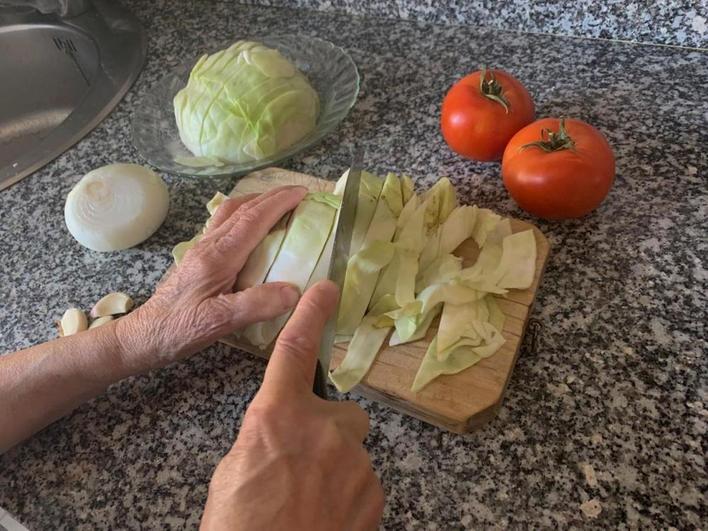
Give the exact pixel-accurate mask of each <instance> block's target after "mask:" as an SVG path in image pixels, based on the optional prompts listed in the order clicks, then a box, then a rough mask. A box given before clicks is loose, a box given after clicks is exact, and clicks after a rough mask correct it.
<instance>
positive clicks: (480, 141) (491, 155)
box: [440, 70, 534, 161]
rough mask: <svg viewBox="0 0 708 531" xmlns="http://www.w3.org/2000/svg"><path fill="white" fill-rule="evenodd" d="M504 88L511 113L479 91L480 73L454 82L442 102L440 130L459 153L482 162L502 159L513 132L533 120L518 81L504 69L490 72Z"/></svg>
mask: <svg viewBox="0 0 708 531" xmlns="http://www.w3.org/2000/svg"><path fill="white" fill-rule="evenodd" d="M490 73H492V74H493V75H494V77H495V78H496V80H497V81H498V82H499V84H500V85H501V86H502V89H503V95H504V97H505V98H506V100H507V101H508V102H509V112H508V113H507V112H506V110H505V109H504V106H503V105H501V104H500V103H498V102H496V101H493V100H491V99H489V98H488V97H486V96H484V94H482V92H481V91H480V89H479V83H480V77H481V75H482V72H481V71H477V72H473V73H471V74H469V75H467V76H465V77H463V78H462V79H460V80H459V81H458V82H457V83H455V84H454V85H453V86H452V88H451V89H450V90H449V91H448V93H447V95H446V96H445V99H444V100H443V103H442V111H441V114H440V129H441V131H442V135H443V137H444V138H445V142H447V144H448V146H450V148H451V149H452V150H453V151H455V152H456V153H458V154H460V155H462V156H463V157H467V158H470V159H475V160H480V161H492V160H499V159H500V158H501V156H502V153H503V152H504V147H505V146H506V144H507V143H508V142H509V140H510V139H511V137H512V136H514V133H516V132H517V131H518V130H519V129H521V128H522V127H524V126H525V125H527V124H529V123H531V122H532V121H533V119H534V106H533V100H532V99H531V95H530V94H529V92H528V91H527V90H526V88H525V87H524V86H523V85H522V84H521V82H520V81H519V80H517V79H516V78H515V77H513V76H512V75H511V74H508V73H507V72H504V71H503V70H487V76H486V78H485V79H489V78H490Z"/></svg>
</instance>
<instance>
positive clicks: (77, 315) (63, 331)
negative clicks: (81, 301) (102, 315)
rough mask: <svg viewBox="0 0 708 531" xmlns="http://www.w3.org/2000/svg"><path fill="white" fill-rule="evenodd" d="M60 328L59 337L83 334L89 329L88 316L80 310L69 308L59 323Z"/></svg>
mask: <svg viewBox="0 0 708 531" xmlns="http://www.w3.org/2000/svg"><path fill="white" fill-rule="evenodd" d="M57 326H58V327H59V336H61V337H66V336H72V335H74V334H76V333H78V332H83V331H84V330H86V329H87V328H88V321H87V320H86V314H85V313H84V312H82V311H81V310H79V309H78V308H69V309H68V310H66V311H65V312H64V315H62V317H61V320H60V321H59V322H57Z"/></svg>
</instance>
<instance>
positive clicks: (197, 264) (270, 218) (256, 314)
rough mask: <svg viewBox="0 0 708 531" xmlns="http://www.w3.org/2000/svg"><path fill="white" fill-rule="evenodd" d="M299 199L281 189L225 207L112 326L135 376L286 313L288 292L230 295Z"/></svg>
mask: <svg viewBox="0 0 708 531" xmlns="http://www.w3.org/2000/svg"><path fill="white" fill-rule="evenodd" d="M306 193H307V190H306V189H305V188H303V187H296V186H290V187H281V188H276V189H274V190H272V191H270V192H268V193H265V194H262V195H256V194H251V195H246V196H243V197H239V198H234V199H228V200H226V201H225V202H224V203H223V204H222V205H221V206H220V207H219V208H218V210H217V211H216V212H215V213H214V216H213V218H212V221H211V222H210V224H209V227H208V229H207V231H206V233H205V234H204V237H203V238H202V239H201V240H200V241H199V243H197V245H196V246H194V247H193V248H192V249H190V250H189V251H187V253H186V254H185V256H184V260H183V261H182V262H181V263H180V265H179V267H177V268H176V269H174V270H173V272H172V274H170V275H169V277H168V278H167V279H166V280H165V281H164V282H163V283H162V284H160V285H159V286H158V287H157V289H156V290H155V294H154V295H153V296H152V297H151V298H150V299H149V300H148V301H147V302H146V303H145V304H144V305H142V306H141V307H140V308H138V309H137V310H136V311H134V312H133V313H131V314H129V315H128V316H126V317H124V318H123V319H119V320H118V321H117V323H116V336H117V337H118V340H119V341H120V343H121V345H122V347H123V348H122V350H123V351H124V352H125V353H126V356H128V357H130V356H131V353H134V356H133V357H132V359H127V360H126V363H128V364H130V365H131V366H132V367H133V368H134V369H135V370H138V371H144V370H149V369H154V368H157V367H162V366H165V365H167V364H168V363H171V362H173V361H177V360H180V359H183V358H185V357H186V356H188V355H190V354H193V353H194V352H197V351H199V350H201V349H202V348H204V347H206V346H207V345H210V344H211V343H214V342H215V341H216V340H217V339H219V338H220V337H223V336H225V335H227V334H230V333H232V332H234V331H236V330H240V329H243V328H245V327H246V326H248V325H250V324H252V323H255V322H258V321H264V320H268V319H272V318H273V317H276V316H278V315H281V314H283V313H285V312H287V311H288V310H290V309H292V307H293V306H294V305H295V303H296V302H297V300H298V297H299V294H298V292H297V290H296V288H295V287H293V286H290V285H289V284H287V283H283V282H271V283H268V284H262V285H259V286H255V287H253V288H250V289H247V290H244V291H239V292H236V293H234V292H233V287H234V284H235V282H236V278H237V276H238V273H239V271H240V270H241V269H242V268H243V266H244V264H245V263H246V260H247V259H248V256H249V255H250V254H251V252H252V251H253V249H255V247H256V246H257V245H258V243H259V242H260V241H261V240H262V239H263V238H264V237H265V236H266V234H268V231H270V229H271V228H272V227H273V225H275V223H276V222H277V221H278V220H279V219H280V218H281V217H283V215H284V214H285V213H287V212H288V211H290V210H292V209H293V208H295V207H296V206H297V204H298V203H299V202H300V201H301V200H302V198H303V197H304V196H305V194H306Z"/></svg>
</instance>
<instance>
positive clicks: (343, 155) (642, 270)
mask: <svg viewBox="0 0 708 531" xmlns="http://www.w3.org/2000/svg"><path fill="white" fill-rule="evenodd" d="M129 5H130V7H131V8H132V9H133V10H134V11H135V12H136V13H137V14H138V15H139V17H140V18H141V19H142V20H143V21H144V23H145V25H146V27H147V31H148V35H149V52H148V61H147V65H146V67H145V70H144V72H143V73H142V74H141V76H140V78H139V79H138V81H137V83H136V85H135V86H134V87H133V88H132V90H131V91H130V92H129V93H128V94H127V96H126V97H125V99H124V100H123V101H122V102H121V103H120V104H119V105H118V107H117V109H116V110H115V111H114V112H113V113H112V114H111V115H110V116H109V118H108V119H106V120H105V121H104V122H103V123H101V125H99V126H98V127H97V128H96V130H95V131H93V132H92V133H91V134H90V135H89V136H88V137H86V138H85V139H84V140H82V141H81V142H80V143H79V144H78V145H77V146H76V147H74V148H73V149H71V150H70V151H68V152H67V153H65V154H64V155H63V156H61V157H60V158H58V159H57V160H56V161H54V162H53V163H51V164H49V165H48V166H46V167H45V168H44V169H42V170H41V171H39V172H37V173H36V174H35V175H33V176H31V177H28V178H26V179H24V180H23V181H21V182H20V183H18V184H16V185H15V186H13V187H11V188H9V189H7V190H4V191H2V192H0V211H1V212H2V223H1V224H0V245H1V248H2V252H0V293H1V294H2V300H1V301H0V352H9V351H13V350H15V349H19V348H22V347H26V346H29V345H32V344H34V343H37V342H40V341H45V340H47V339H51V338H53V337H54V336H55V330H54V327H53V324H52V321H53V320H54V319H55V318H57V317H59V316H60V315H61V313H62V312H63V310H64V309H65V308H67V307H68V306H69V305H77V306H80V307H84V308H89V307H90V306H91V305H92V304H93V302H95V301H96V300H97V299H98V298H99V297H100V296H101V295H103V294H105V293H107V292H109V291H112V290H124V291H127V292H129V293H131V294H133V295H134V296H135V298H136V299H137V300H138V301H139V302H142V301H144V300H145V299H146V298H147V297H148V296H149V295H150V293H151V291H152V290H153V288H154V286H155V284H156V282H157V281H158V279H159V278H160V277H161V275H162V273H163V272H164V270H165V269H166V267H167V266H168V265H169V263H170V249H171V246H172V245H173V244H174V243H175V242H177V241H180V240H184V239H187V238H189V237H191V235H192V234H193V232H194V231H195V230H196V228H197V227H198V226H199V225H200V223H201V222H202V221H203V218H204V203H205V202H206V201H207V200H208V199H209V198H210V197H211V196H212V194H213V193H214V192H215V191H216V190H222V191H227V190H229V189H230V188H231V187H232V186H233V184H234V180H233V179H213V180H209V179H184V178H179V177H176V176H172V175H163V177H164V178H165V180H166V181H167V183H168V184H169V187H170V191H171V201H172V203H171V209H170V213H169V216H168V218H167V221H166V222H165V224H164V225H163V226H162V228H161V229H160V230H159V231H158V233H157V234H156V235H154V236H153V237H152V238H151V239H150V240H148V241H147V242H146V243H144V244H143V245H141V246H139V247H138V248H136V249H131V250H128V251H125V252H121V253H113V254H97V253H94V252H91V251H88V250H86V249H83V248H81V247H80V246H79V245H77V244H76V243H75V242H74V241H73V240H72V238H71V236H70V235H69V234H68V232H67V231H66V229H65V227H64V223H63V205H64V200H65V197H66V194H67V192H68V191H69V190H70V188H71V187H72V186H73V185H74V183H75V182H76V181H77V179H78V178H79V176H80V175H82V174H84V173H85V172H87V171H88V170H90V169H92V168H95V167H97V166H99V165H102V164H107V163H110V162H117V161H127V162H139V163H140V162H142V161H141V159H140V158H139V156H138V154H137V152H136V151H135V149H134V148H133V147H132V144H131V139H130V127H129V124H130V117H131V112H132V110H133V109H134V108H135V106H136V105H139V103H140V100H141V98H142V97H143V95H144V94H146V93H147V92H148V91H149V90H150V87H151V86H152V85H153V84H154V83H155V82H156V81H157V80H158V79H159V78H160V77H161V75H163V73H164V72H165V71H166V70H167V69H169V68H172V67H174V66H176V65H177V64H178V63H179V62H180V61H181V60H182V59H183V58H184V57H185V56H188V55H192V54H194V52H195V51H196V50H203V49H213V48H215V47H216V46H218V45H219V44H222V43H225V42H227V41H229V40H231V39H234V38H236V37H238V36H239V35H241V34H243V33H248V34H251V35H253V34H258V33H263V34H268V33H275V32H297V33H304V34H308V35H313V36H319V37H323V38H325V39H329V40H332V41H334V42H335V43H337V44H339V45H341V46H343V47H344V48H346V49H347V50H349V52H350V53H351V55H352V57H353V59H354V60H355V62H356V63H357V65H358V66H359V69H360V72H361V75H362V79H363V81H362V89H361V94H360V98H359V101H358V103H357V104H356V106H355V107H354V109H353V110H352V112H351V114H350V115H349V117H348V118H347V119H346V120H345V122H344V123H343V125H342V126H341V127H340V128H339V129H338V130H337V131H336V132H335V133H334V134H332V135H331V136H330V137H329V138H328V139H327V140H326V141H325V142H324V143H322V144H321V145H319V146H318V147H316V148H314V149H312V150H310V151H309V152H307V153H305V154H303V155H301V156H299V157H296V158H295V159H294V160H292V161H291V162H289V163H288V165H287V167H289V168H292V169H295V170H300V171H305V172H308V173H312V174H315V175H319V176H323V177H329V178H334V177H336V176H338V175H339V174H340V173H341V171H342V170H343V169H344V168H345V166H346V165H347V163H348V156H347V153H348V149H349V146H350V145H351V143H352V142H353V141H354V140H357V141H358V142H365V143H366V146H367V148H368V157H367V158H368V166H369V167H370V168H371V169H373V170H376V171H379V172H385V171H387V170H392V171H399V172H406V173H408V174H411V175H413V176H414V177H415V179H416V182H417V185H418V186H419V187H420V188H422V189H424V188H426V187H427V186H429V185H430V184H431V183H432V182H433V181H434V180H435V178H436V177H438V176H440V175H447V176H449V177H450V178H451V179H452V180H453V182H454V184H455V185H456V186H457V187H458V190H460V192H461V195H462V196H463V197H464V198H465V199H466V200H468V201H470V202H475V203H477V204H479V205H480V206H484V207H490V208H493V209H495V210H497V211H499V212H500V213H503V214H505V215H510V216H516V217H520V218H522V219H527V220H530V221H532V222H535V223H537V224H538V226H539V227H540V228H541V230H543V232H544V233H545V234H546V235H547V237H548V238H549V240H550V242H551V244H552V254H551V257H550V261H549V263H548V267H547V270H546V274H545V278H544V280H543V284H542V286H541V288H540V292H539V295H538V299H537V303H536V306H535V308H534V311H533V320H534V323H535V324H534V330H535V338H534V341H527V342H526V343H525V346H524V348H523V350H522V353H521V356H520V358H519V362H518V365H517V367H516V370H515V372H514V375H513V377H512V380H511V383H510V385H509V388H508V391H507V396H506V399H505V402H504V404H503V407H502V408H501V411H500V412H499V414H498V416H497V418H496V419H494V420H493V421H492V422H491V423H490V424H488V425H487V426H486V427H485V428H484V429H482V430H481V431H479V432H477V433H475V434H473V435H470V436H466V437H463V436H459V435H454V434H450V433H445V432H442V431H440V430H438V429H436V428H433V427H431V426H429V425H426V424H423V423H421V422H419V421H418V420H415V419H412V418H409V417H406V416H403V415H400V414H398V413H396V412H394V411H391V410H390V409H388V408H386V407H384V406H381V405H378V404H376V403H372V402H369V401H367V400H359V401H360V403H361V404H362V406H363V407H364V408H366V410H367V411H368V412H369V414H370V416H371V420H372V422H371V435H370V436H369V438H368V441H367V446H368V448H369V450H370V451H371V455H372V458H373V462H374V465H375V468H376V470H377V471H378V473H379V474H380V476H381V479H382V481H383V484H384V487H385V490H386V493H387V505H386V510H385V515H384V527H385V528H387V529H458V528H459V529H462V528H476V529H480V528H490V527H497V528H544V527H571V526H572V527H577V526H583V527H585V526H587V527H597V528H608V527H630V528H637V527H651V528H667V527H670V526H673V527H676V528H681V529H685V528H698V527H701V526H706V525H708V522H707V521H706V520H705V509H706V506H705V500H704V498H703V495H702V492H704V491H705V489H706V487H708V476H707V474H706V469H705V463H704V455H705V451H706V446H707V441H706V437H705V434H706V421H707V420H708V410H707V409H706V398H707V397H706V368H707V365H706V361H705V359H704V355H705V353H706V352H707V351H708V342H707V338H706V323H708V315H706V309H707V308H708V270H707V269H708V265H707V260H708V243H707V239H706V230H707V229H706V228H707V227H708V194H707V188H708V159H707V154H706V146H708V132H707V129H706V120H707V119H708V102H707V101H706V98H705V90H704V89H705V87H706V86H708V55H707V54H706V53H704V52H700V51H692V50H686V49H680V48H671V47H655V46H645V45H630V44H626V43H616V42H609V41H597V40H584V39H573V38H560V37H551V36H545V35H525V34H520V33H512V32H503V31H499V30H480V29H474V28H469V27H461V26H456V27H452V26H450V27H445V26H435V25H432V24H428V23H414V22H406V21H394V20H384V19H376V18H359V17H351V16H346V15H338V14H333V13H320V12H312V11H306V10H284V9H272V8H263V7H254V6H238V5H234V4H232V3H231V2H218V1H217V2H210V3H208V4H205V3H193V2H188V1H187V0H179V1H176V2H172V3H170V4H169V8H168V7H167V4H166V3H164V2H155V3H153V2H142V1H138V0H132V1H131V2H129ZM483 63H485V64H487V65H495V66H497V67H501V68H504V69H506V70H509V71H511V72H513V73H514V74H515V75H516V76H517V77H519V78H520V79H521V80H522V81H523V82H524V83H525V84H526V85H527V86H528V88H529V90H530V92H531V93H532V94H533V96H534V98H535V101H536V103H537V113H538V115H539V116H549V115H553V116H558V115H565V116H573V117H578V118H581V119H584V120H587V121H589V122H590V123H593V124H595V125H596V126H597V127H599V128H600V129H601V130H602V131H603V132H604V133H605V134H606V135H607V137H608V139H609V141H610V143H611V144H612V145H613V147H614V149H615V153H616V156H617V179H616V183H615V186H614V188H613V190H612V192H611V193H610V195H609V197H608V199H607V200H606V201H605V203H604V204H603V205H602V207H601V208H600V209H599V210H598V211H597V212H596V213H594V214H592V215H591V216H589V217H587V218H586V219H583V220H580V221H568V222H557V223H550V222H543V221H538V220H534V219H532V218H530V217H528V216H527V215H525V214H524V213H523V212H521V211H520V210H519V209H517V208H516V206H515V205H514V203H513V202H512V201H511V200H510V199H509V197H508V196H507V194H506V192H505V190H504V187H503V185H502V183H501V180H500V177H499V166H498V165H496V164H482V163H473V162H469V161H464V160H461V159H460V158H458V157H457V156H455V155H454V154H453V153H451V152H450V151H449V150H448V149H447V147H446V146H445V144H444V142H443V141H442V139H441V137H440V134H439V133H438V125H437V120H438V111H439V105H440V101H441V98H442V96H443V94H444V93H445V91H446V90H447V88H448V87H449V86H450V85H451V83H452V82H453V81H454V80H455V79H456V78H459V77H460V76H462V75H463V74H465V73H467V72H469V71H472V70H476V69H477V68H478V66H479V65H481V64H483ZM580 177H581V176H579V178H580ZM263 369H264V364H263V362H262V361H261V360H259V359H255V358H253V357H251V356H249V355H246V354H243V353H240V352H238V351H234V350H231V349H229V348H227V347H225V346H221V345H217V346H213V347H210V348H208V349H207V350H205V351H204V352H203V353H201V354H198V355H196V356H194V357H193V358H191V359H190V360H188V361H186V362H184V363H180V364H178V365H175V366H172V367H169V368H168V369H165V370H162V371H159V372H155V373H151V374H148V375H144V376H140V377H136V378H131V379H129V380H127V381H123V382H121V383H118V384H116V385H114V386H112V387H111V388H110V389H109V391H108V392H107V393H106V394H105V395H103V396H101V397H99V398H97V399H95V400H93V401H92V402H91V403H88V404H86V405H84V406H82V407H80V408H79V409H78V410H77V411H76V412H75V413H74V414H73V415H71V416H70V417H68V418H66V419H63V420H61V421H59V422H57V423H55V424H54V425H52V426H51V427H49V428H48V429H46V430H44V431H43V432H42V433H40V434H38V435H37V436H35V437H33V438H32V439H31V440H29V441H27V442H26V443H24V444H22V445H20V446H19V447H17V448H15V449H14V450H11V451H10V452H8V453H7V454H5V455H4V456H2V457H1V458H0V507H3V508H5V509H7V510H8V511H10V512H11V513H13V514H14V515H15V516H16V517H17V519H18V520H20V521H21V522H23V523H25V524H26V525H27V526H28V527H29V528H31V529H56V528H72V529H73V528H84V529H93V528H105V527H112V528H131V529H135V528H143V527H145V528H157V527H175V528H182V527H190V528H191V527H195V526H196V525H197V523H198V522H199V519H200V516H201V512H202V508H203V505H204V501H205V499H206V494H207V485H208V481H209V477H210V476H211V473H212V471H213V468H214V466H215V465H216V463H217V462H218V460H219V459H220V457H221V456H222V455H223V454H224V453H225V452H226V451H227V449H228V448H229V446H230V445H231V443H232V441H233V439H234V435H235V433H236V432H237V430H238V426H239V423H240V420H241V417H242V414H243V412H244V410H245V408H246V405H247V404H248V402H249V400H250V399H251V397H252V396H253V394H254V393H255V391H256V389H257V387H258V384H259V381H260V379H261V377H262V373H263ZM0 429H1V427H0ZM592 500H595V501H596V502H598V503H599V506H600V507H601V512H600V513H599V515H594V513H593V511H592V505H593V504H594V503H595V501H592ZM589 501H592V503H590V504H588V503H587V502H589ZM589 508H590V509H589ZM583 509H585V510H583ZM701 515H703V516H701Z"/></svg>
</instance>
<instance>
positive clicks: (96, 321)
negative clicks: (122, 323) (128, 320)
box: [88, 315, 113, 330]
mask: <svg viewBox="0 0 708 531" xmlns="http://www.w3.org/2000/svg"><path fill="white" fill-rule="evenodd" d="M112 320H113V316H112V315H104V316H103V317H98V318H97V319H94V320H93V321H91V324H90V325H89V327H88V329H89V330H91V329H92V328H98V327H99V326H103V325H104V324H106V323H110V322H111V321H112Z"/></svg>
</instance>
